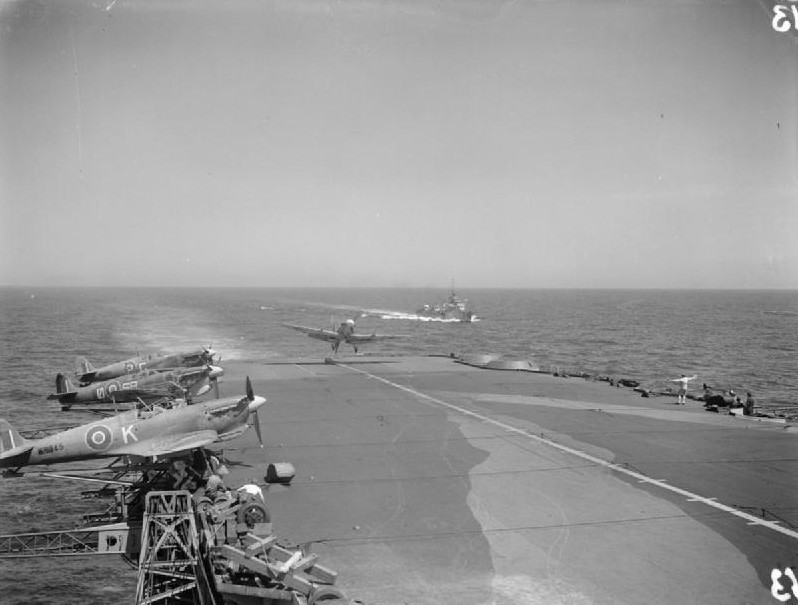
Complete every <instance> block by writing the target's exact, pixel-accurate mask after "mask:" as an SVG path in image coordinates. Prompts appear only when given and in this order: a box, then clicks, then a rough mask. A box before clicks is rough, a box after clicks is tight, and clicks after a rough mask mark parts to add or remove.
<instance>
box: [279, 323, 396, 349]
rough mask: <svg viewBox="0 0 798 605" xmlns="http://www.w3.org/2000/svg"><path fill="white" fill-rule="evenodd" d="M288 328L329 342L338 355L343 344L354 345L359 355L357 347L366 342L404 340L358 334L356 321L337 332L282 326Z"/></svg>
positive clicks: (338, 328)
mask: <svg viewBox="0 0 798 605" xmlns="http://www.w3.org/2000/svg"><path fill="white" fill-rule="evenodd" d="M281 325H283V326H285V327H286V328H291V329H292V330H296V331H298V332H302V333H303V334H307V335H308V336H309V337H310V338H315V339H317V340H323V341H325V342H329V343H330V346H331V347H332V350H333V353H334V354H336V355H337V354H338V348H339V347H340V346H341V343H344V342H345V343H346V344H349V345H352V347H353V348H354V349H355V353H357V347H358V345H360V344H363V343H365V342H375V341H378V340H387V339H390V338H403V337H402V336H391V335H388V334H356V333H355V320H354V319H347V320H346V321H345V322H343V323H342V324H340V325H339V326H338V327H337V328H336V329H335V330H325V329H323V328H308V327H306V326H297V325H295V324H281Z"/></svg>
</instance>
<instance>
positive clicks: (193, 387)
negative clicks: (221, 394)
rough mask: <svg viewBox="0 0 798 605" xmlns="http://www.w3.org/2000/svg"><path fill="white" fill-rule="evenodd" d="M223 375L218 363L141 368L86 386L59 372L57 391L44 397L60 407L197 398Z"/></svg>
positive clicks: (56, 383)
mask: <svg viewBox="0 0 798 605" xmlns="http://www.w3.org/2000/svg"><path fill="white" fill-rule="evenodd" d="M222 374H224V370H223V369H222V368H220V367H218V366H211V365H206V366H204V367H201V368H177V369H174V370H168V371H164V372H159V371H157V370H144V371H143V372H138V373H136V374H128V375H126V376H121V377H119V378H113V379H111V380H106V381H103V382H95V383H94V384H90V385H87V386H77V385H75V384H74V383H73V382H72V380H71V379H70V378H69V376H65V375H64V374H58V375H57V376H56V378H55V389H56V392H55V393H53V394H52V395H49V396H48V397H47V399H57V400H58V401H59V402H60V403H61V404H62V406H64V407H65V408H69V407H70V406H72V405H74V404H76V403H77V404H86V403H88V404H91V403H114V402H115V403H121V402H126V401H138V400H139V399H140V400H142V401H152V400H154V399H158V398H161V397H165V396H169V395H174V396H183V394H184V391H185V393H186V394H187V395H188V396H189V397H199V396H201V395H204V394H205V393H207V392H208V391H210V389H211V383H212V382H215V381H216V379H217V378H218V377H219V376H221V375H222Z"/></svg>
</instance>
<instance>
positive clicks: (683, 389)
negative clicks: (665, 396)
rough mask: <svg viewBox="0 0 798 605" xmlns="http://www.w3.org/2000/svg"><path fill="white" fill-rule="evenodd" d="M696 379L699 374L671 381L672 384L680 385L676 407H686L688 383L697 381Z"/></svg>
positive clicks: (683, 375) (685, 375) (684, 375)
mask: <svg viewBox="0 0 798 605" xmlns="http://www.w3.org/2000/svg"><path fill="white" fill-rule="evenodd" d="M696 378H698V374H694V375H693V376H688V375H687V374H682V377H681V378H672V379H671V382H678V383H679V395H678V399H677V401H676V405H684V404H685V403H686V402H687V383H688V382H690V381H691V380H695V379H696Z"/></svg>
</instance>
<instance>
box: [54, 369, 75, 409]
mask: <svg viewBox="0 0 798 605" xmlns="http://www.w3.org/2000/svg"><path fill="white" fill-rule="evenodd" d="M77 392H78V390H77V388H76V387H75V385H74V384H72V381H71V380H70V379H69V376H65V375H64V374H61V373H60V372H59V374H58V375H57V376H56V377H55V393H54V394H52V395H48V396H47V399H58V401H62V402H66V401H70V400H72V399H74V398H75V395H77Z"/></svg>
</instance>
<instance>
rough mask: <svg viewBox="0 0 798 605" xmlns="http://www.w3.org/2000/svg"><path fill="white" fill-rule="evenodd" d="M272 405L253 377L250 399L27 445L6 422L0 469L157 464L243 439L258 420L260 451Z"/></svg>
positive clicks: (133, 414) (136, 418) (98, 426)
mask: <svg viewBox="0 0 798 605" xmlns="http://www.w3.org/2000/svg"><path fill="white" fill-rule="evenodd" d="M264 403H266V399H265V398H264V397H259V396H257V395H255V393H254V392H253V389H252V383H251V382H250V380H249V377H247V381H246V395H244V396H243V397H241V398H237V397H226V398H223V399H214V400H211V401H207V402H204V403H195V404H194V405H184V406H180V407H173V408H169V409H164V408H157V407H156V408H152V409H148V410H142V409H136V410H127V411H125V412H122V413H120V414H116V415H114V416H110V417H108V418H104V419H102V420H97V421H94V422H90V423H88V424H84V425H81V426H78V427H74V428H71V429H67V430H65V431H61V432H58V433H55V434H53V435H49V436H47V437H43V438H41V439H35V440H33V439H25V438H24V437H22V436H21V435H20V434H19V432H17V431H16V430H15V429H14V428H13V427H12V426H11V425H10V424H9V423H8V421H6V420H4V419H0V468H2V469H6V470H5V474H7V475H15V474H18V473H17V471H18V470H19V469H20V468H22V467H24V466H30V465H51V464H59V463H63V462H74V461H77V460H93V459H95V458H110V457H114V458H118V457H123V456H132V457H142V458H154V457H158V456H166V455H171V454H175V453H177V452H182V451H186V450H193V449H196V448H201V447H204V446H206V445H210V444H212V443H216V442H219V441H227V440H229V439H234V438H236V437H238V436H240V435H242V434H243V433H244V432H245V431H246V430H247V429H248V428H249V424H248V423H247V421H248V420H249V417H250V415H252V416H253V419H254V426H255V433H256V434H257V436H258V441H259V442H260V446H261V447H263V440H262V438H261V433H260V424H259V422H258V417H257V410H258V408H259V407H261V406H262V405H263V404H264Z"/></svg>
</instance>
